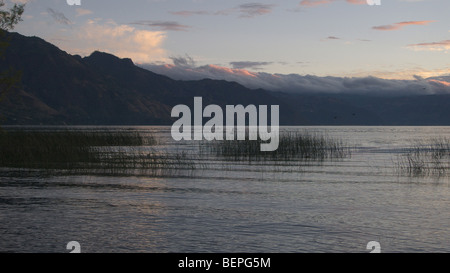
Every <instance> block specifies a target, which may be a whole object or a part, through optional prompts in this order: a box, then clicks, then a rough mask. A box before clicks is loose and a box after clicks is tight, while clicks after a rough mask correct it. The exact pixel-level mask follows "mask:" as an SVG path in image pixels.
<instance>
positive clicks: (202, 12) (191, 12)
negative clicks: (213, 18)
mask: <svg viewBox="0 0 450 273" xmlns="http://www.w3.org/2000/svg"><path fill="white" fill-rule="evenodd" d="M169 13H170V14H173V15H179V16H192V15H208V14H210V13H209V12H208V11H205V10H181V11H170V12H169Z"/></svg>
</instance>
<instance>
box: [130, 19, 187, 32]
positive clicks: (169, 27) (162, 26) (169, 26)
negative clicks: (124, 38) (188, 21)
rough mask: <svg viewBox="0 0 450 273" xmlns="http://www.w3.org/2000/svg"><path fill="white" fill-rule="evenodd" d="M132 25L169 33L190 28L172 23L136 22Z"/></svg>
mask: <svg viewBox="0 0 450 273" xmlns="http://www.w3.org/2000/svg"><path fill="white" fill-rule="evenodd" d="M131 24H132V25H141V26H148V27H154V28H158V29H161V30H165V31H166V30H169V31H187V30H188V29H189V28H190V26H187V25H182V24H179V23H178V22H173V21H148V20H147V21H145V20H144V21H136V22H133V23H131Z"/></svg>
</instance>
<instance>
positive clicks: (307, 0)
mask: <svg viewBox="0 0 450 273" xmlns="http://www.w3.org/2000/svg"><path fill="white" fill-rule="evenodd" d="M333 1H334V0H302V1H301V2H300V6H307V7H315V6H320V5H325V4H329V3H331V2H333Z"/></svg>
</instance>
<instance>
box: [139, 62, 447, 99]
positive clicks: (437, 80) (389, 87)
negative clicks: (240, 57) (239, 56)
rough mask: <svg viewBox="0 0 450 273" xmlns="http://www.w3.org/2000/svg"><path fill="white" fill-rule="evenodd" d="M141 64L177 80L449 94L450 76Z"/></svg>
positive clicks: (269, 87)
mask: <svg viewBox="0 0 450 273" xmlns="http://www.w3.org/2000/svg"><path fill="white" fill-rule="evenodd" d="M177 64H179V62H178V63H177ZM191 64H192V63H191ZM141 67H142V68H145V69H147V70H150V71H152V72H154V73H157V74H162V75H166V76H168V77H170V78H173V79H176V80H201V79H215V80H226V81H235V82H238V83H240V84H242V85H244V86H246V87H248V88H252V89H258V88H262V89H266V90H270V91H283V92H291V93H333V94H341V93H342V94H365V95H380V96H403V95H423V94H450V75H449V76H441V77H434V78H426V79H425V78H422V77H420V76H415V79H414V80H391V79H381V78H376V77H370V76H369V77H359V78H356V77H355V78H348V77H318V76H313V75H299V74H270V73H265V72H251V71H248V70H245V69H239V68H227V67H222V66H217V65H205V66H194V65H188V63H184V64H183V65H175V64H143V65H141Z"/></svg>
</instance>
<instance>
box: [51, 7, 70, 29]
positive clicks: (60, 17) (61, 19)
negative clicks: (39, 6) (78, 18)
mask: <svg viewBox="0 0 450 273" xmlns="http://www.w3.org/2000/svg"><path fill="white" fill-rule="evenodd" d="M47 12H48V13H49V14H50V15H51V16H52V17H53V19H54V20H55V21H56V22H58V23H60V24H63V25H70V24H72V22H71V21H70V20H69V19H67V17H66V16H65V15H64V13H62V12H58V11H54V10H53V9H51V8H48V9H47Z"/></svg>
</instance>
